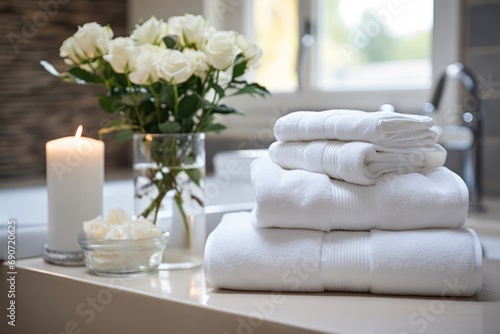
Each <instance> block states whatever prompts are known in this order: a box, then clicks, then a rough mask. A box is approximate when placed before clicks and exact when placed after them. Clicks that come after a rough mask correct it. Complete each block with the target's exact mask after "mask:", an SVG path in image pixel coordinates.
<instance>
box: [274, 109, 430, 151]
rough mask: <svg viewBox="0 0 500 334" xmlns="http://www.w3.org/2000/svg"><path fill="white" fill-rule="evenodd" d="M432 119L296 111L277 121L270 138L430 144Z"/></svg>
mask: <svg viewBox="0 0 500 334" xmlns="http://www.w3.org/2000/svg"><path fill="white" fill-rule="evenodd" d="M433 125H434V121H433V120H432V118H430V117H427V116H419V115H407V114H400V113H393V112H382V111H378V112H364V111H359V110H326V111H321V112H314V111H298V112H293V113H290V114H288V115H285V116H283V117H281V118H279V119H278V120H277V121H276V124H275V125H274V136H275V137H276V139H278V140H279V141H312V140H341V141H365V142H369V143H374V144H380V145H385V146H393V147H413V146H415V144H420V146H423V145H430V144H432V143H434V142H435V141H436V139H437V134H436V132H435V131H434V130H430V128H431V127H432V126H433Z"/></svg>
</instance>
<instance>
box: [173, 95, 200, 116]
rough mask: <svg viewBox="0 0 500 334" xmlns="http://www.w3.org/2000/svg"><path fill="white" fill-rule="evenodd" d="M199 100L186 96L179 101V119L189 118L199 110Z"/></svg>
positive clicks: (193, 96) (192, 96) (195, 97)
mask: <svg viewBox="0 0 500 334" xmlns="http://www.w3.org/2000/svg"><path fill="white" fill-rule="evenodd" d="M200 102H201V101H200V99H199V98H198V96H196V95H186V96H184V97H183V98H182V100H180V101H179V106H178V108H177V113H178V115H179V117H180V118H191V117H193V115H194V114H195V113H196V112H197V111H198V109H200V106H201V103H200Z"/></svg>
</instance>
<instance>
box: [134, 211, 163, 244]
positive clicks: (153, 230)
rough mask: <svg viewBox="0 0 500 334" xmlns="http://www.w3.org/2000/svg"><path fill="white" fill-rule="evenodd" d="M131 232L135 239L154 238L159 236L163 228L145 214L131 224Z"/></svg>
mask: <svg viewBox="0 0 500 334" xmlns="http://www.w3.org/2000/svg"><path fill="white" fill-rule="evenodd" d="M130 233H131V234H132V236H133V238H134V239H142V238H152V237H157V236H159V235H160V234H161V229H160V228H158V227H157V226H155V225H153V224H152V223H151V222H150V221H149V220H147V219H146V218H144V217H143V216H139V218H137V220H136V221H134V222H133V223H131V224H130Z"/></svg>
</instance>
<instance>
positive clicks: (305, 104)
mask: <svg viewBox="0 0 500 334" xmlns="http://www.w3.org/2000/svg"><path fill="white" fill-rule="evenodd" d="M251 1H252V0H227V2H225V4H226V5H227V6H226V7H225V8H224V10H222V9H221V8H222V7H220V5H221V1H211V0H205V2H204V10H205V15H206V16H207V17H208V19H209V21H210V22H211V23H212V24H213V25H214V26H216V27H217V28H218V29H227V30H236V31H239V32H242V33H244V34H247V35H248V34H249V32H250V31H251V15H249V14H248V13H249V11H251ZM298 1H299V7H300V10H299V26H300V27H301V28H300V29H301V31H299V36H303V31H302V27H304V26H305V25H304V22H305V21H306V20H311V21H312V22H313V24H314V20H315V17H314V16H315V6H316V0H298ZM388 1H390V0H388ZM396 1H398V0H396ZM404 1H405V0H399V2H401V3H402V2H404ZM215 4H217V6H218V7H216V6H215ZM462 14H463V0H434V25H433V33H432V76H433V77H432V82H433V83H435V82H436V81H437V79H438V78H439V76H440V75H441V73H442V71H443V70H444V68H445V67H446V66H447V65H448V64H451V63H454V62H458V61H460V60H461V47H462V45H461V41H462V36H463V31H462V24H461V23H462V22H463V18H462ZM299 38H300V37H299ZM313 52H314V49H313V50H311V54H310V55H309V63H308V65H307V66H308V68H309V69H310V70H309V71H305V72H307V73H310V75H308V76H307V77H306V78H304V77H303V76H302V77H301V78H300V79H299V80H300V89H299V90H298V91H294V92H289V93H288V92H286V93H285V92H279V93H273V94H272V96H270V97H267V98H265V99H262V98H249V97H237V98H231V99H230V100H229V99H228V100H227V103H228V104H231V105H233V106H235V107H237V108H240V109H242V110H244V111H245V114H246V116H245V121H244V122H241V119H240V118H238V119H235V118H231V119H225V120H224V121H225V123H227V124H228V130H226V131H225V133H224V135H225V136H230V137H241V136H248V135H251V134H252V133H255V131H256V130H259V129H263V128H270V127H272V123H273V121H274V120H275V119H276V118H277V117H279V116H280V115H283V114H285V113H288V112H291V111H295V110H325V109H333V108H346V109H361V110H367V111H375V110H378V108H379V106H380V105H382V104H386V103H389V104H392V105H394V106H395V107H396V110H397V111H399V112H403V113H414V114H415V113H421V112H422V106H423V104H424V103H425V102H426V101H427V100H428V99H429V98H430V94H431V90H432V87H429V88H427V89H381V90H343V91H325V90H318V89H315V88H314V85H313V82H314V80H315V78H314V72H315V71H314V68H315V67H314V65H315V64H314V63H313V61H314V60H315V59H317V57H316V55H315V54H313ZM457 97H458V94H457Z"/></svg>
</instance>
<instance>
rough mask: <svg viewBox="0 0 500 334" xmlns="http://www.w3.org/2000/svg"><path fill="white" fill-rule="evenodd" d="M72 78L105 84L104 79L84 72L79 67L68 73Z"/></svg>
mask: <svg viewBox="0 0 500 334" xmlns="http://www.w3.org/2000/svg"><path fill="white" fill-rule="evenodd" d="M68 72H69V73H70V74H71V75H72V76H74V77H76V78H78V79H81V80H83V81H85V82H93V83H104V79H103V78H101V77H99V76H97V75H95V74H93V73H90V72H87V71H85V70H82V69H81V68H79V67H73V68H72V69H70V70H69V71H68Z"/></svg>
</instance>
